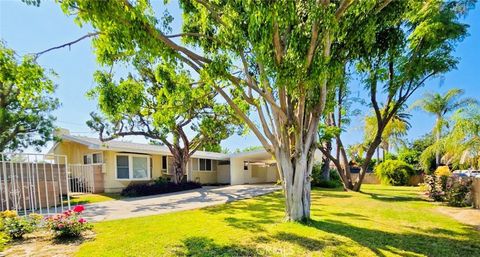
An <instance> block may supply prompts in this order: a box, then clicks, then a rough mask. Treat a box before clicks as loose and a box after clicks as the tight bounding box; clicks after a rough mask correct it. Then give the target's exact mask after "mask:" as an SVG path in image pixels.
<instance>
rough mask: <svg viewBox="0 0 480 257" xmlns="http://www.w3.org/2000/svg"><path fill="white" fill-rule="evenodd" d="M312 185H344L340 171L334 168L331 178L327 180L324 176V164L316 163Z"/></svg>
mask: <svg viewBox="0 0 480 257" xmlns="http://www.w3.org/2000/svg"><path fill="white" fill-rule="evenodd" d="M312 186H316V187H323V188H337V187H341V186H342V180H341V179H340V176H339V175H338V172H337V171H336V170H334V169H331V170H330V180H325V179H324V178H323V176H322V165H320V164H315V165H314V166H313V170H312Z"/></svg>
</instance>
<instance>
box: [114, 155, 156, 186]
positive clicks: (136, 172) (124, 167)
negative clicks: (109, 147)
mask: <svg viewBox="0 0 480 257" xmlns="http://www.w3.org/2000/svg"><path fill="white" fill-rule="evenodd" d="M117 179H130V180H143V179H150V157H149V156H142V155H117Z"/></svg>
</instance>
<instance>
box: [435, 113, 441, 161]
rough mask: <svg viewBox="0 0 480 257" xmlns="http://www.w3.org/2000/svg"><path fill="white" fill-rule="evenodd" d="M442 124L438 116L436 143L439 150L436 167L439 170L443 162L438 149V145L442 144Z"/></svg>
mask: <svg viewBox="0 0 480 257" xmlns="http://www.w3.org/2000/svg"><path fill="white" fill-rule="evenodd" d="M440 122H441V118H440V116H437V122H436V124H437V129H436V133H435V142H436V143H437V149H436V150H435V165H436V167H435V168H438V166H440V162H441V157H440V150H439V149H438V143H439V142H440V137H441V133H442V131H441V130H442V127H441V126H442V124H441V123H440Z"/></svg>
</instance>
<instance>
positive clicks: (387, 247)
mask: <svg viewBox="0 0 480 257" xmlns="http://www.w3.org/2000/svg"><path fill="white" fill-rule="evenodd" d="M306 225H307V226H311V227H314V228H316V229H318V230H322V231H324V232H327V233H332V234H337V235H340V236H344V237H348V238H350V239H351V240H353V241H355V242H357V243H358V244H360V245H362V246H365V247H367V248H369V249H370V250H372V251H373V252H374V253H375V254H377V255H378V256H385V255H384V253H382V251H388V252H391V253H395V254H400V255H402V256H415V254H422V255H425V256H442V257H448V256H480V233H478V232H475V231H473V230H471V231H472V233H473V234H472V237H471V240H461V239H453V238H451V237H450V238H448V237H439V236H437V235H435V231H430V232H427V233H429V234H431V235H425V234H418V233H402V234H397V233H392V232H386V231H380V230H373V229H367V228H361V227H355V226H352V225H350V224H347V223H343V222H339V221H334V220H324V221H318V220H310V221H309V222H307V223H306ZM424 232H425V231H424ZM475 237H476V239H475Z"/></svg>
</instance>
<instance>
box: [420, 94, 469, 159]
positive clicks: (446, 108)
mask: <svg viewBox="0 0 480 257" xmlns="http://www.w3.org/2000/svg"><path fill="white" fill-rule="evenodd" d="M463 94H464V91H463V90H462V89H459V88H452V89H450V90H448V91H447V92H446V93H445V94H444V95H441V94H439V93H430V92H428V93H425V95H424V97H423V98H422V99H419V100H418V101H416V102H415V103H414V104H413V106H412V107H414V108H417V107H420V108H421V109H423V110H424V111H425V112H427V113H430V114H432V115H434V116H435V124H434V126H433V131H432V132H433V134H434V135H435V142H436V143H437V144H438V143H439V142H440V139H441V138H442V132H443V128H444V127H445V126H446V125H448V122H447V121H446V115H447V114H448V113H451V112H454V111H456V110H458V109H460V108H463V107H465V106H467V105H469V104H475V103H477V100H475V99H473V98H460V97H461V96H462V95H463ZM440 162H441V155H440V148H438V147H437V149H436V150H435V164H436V165H437V167H438V166H439V165H440Z"/></svg>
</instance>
